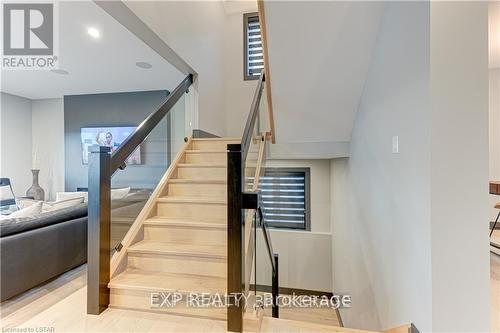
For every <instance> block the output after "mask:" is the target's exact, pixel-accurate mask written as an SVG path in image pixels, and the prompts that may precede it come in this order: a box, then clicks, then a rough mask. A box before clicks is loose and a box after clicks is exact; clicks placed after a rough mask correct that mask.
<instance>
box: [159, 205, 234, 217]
mask: <svg viewBox="0 0 500 333" xmlns="http://www.w3.org/2000/svg"><path fill="white" fill-rule="evenodd" d="M158 215H159V216H163V217H175V218H187V219H190V220H191V219H193V220H196V221H203V220H207V219H211V220H222V219H225V218H226V205H219V204H197V203H178V202H158Z"/></svg>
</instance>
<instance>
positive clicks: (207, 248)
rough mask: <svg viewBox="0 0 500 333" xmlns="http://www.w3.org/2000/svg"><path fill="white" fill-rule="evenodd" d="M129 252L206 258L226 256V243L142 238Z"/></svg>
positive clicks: (222, 257) (223, 257)
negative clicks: (206, 243) (176, 241)
mask: <svg viewBox="0 0 500 333" xmlns="http://www.w3.org/2000/svg"><path fill="white" fill-rule="evenodd" d="M127 252H129V253H148V254H172V255H179V256H189V257H206V258H217V259H225V258H226V246H225V245H203V244H185V243H167V242H158V241H150V240H142V241H140V242H138V243H136V244H134V245H132V246H130V247H129V248H128V250H127Z"/></svg>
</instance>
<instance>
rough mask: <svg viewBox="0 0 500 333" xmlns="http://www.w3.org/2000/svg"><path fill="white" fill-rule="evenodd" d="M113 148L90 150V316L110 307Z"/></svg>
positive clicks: (88, 308)
mask: <svg viewBox="0 0 500 333" xmlns="http://www.w3.org/2000/svg"><path fill="white" fill-rule="evenodd" d="M110 153H111V148H110V147H100V146H91V147H90V148H89V177H88V191H89V194H88V196H89V197H88V240H87V248H88V250H87V251H88V252H87V313H88V314H95V315H98V314H100V313H101V312H102V311H104V310H105V309H106V308H107V307H108V305H109V289H108V283H109V279H110V268H109V267H110V259H111V173H110V168H111V163H110V161H111V154H110Z"/></svg>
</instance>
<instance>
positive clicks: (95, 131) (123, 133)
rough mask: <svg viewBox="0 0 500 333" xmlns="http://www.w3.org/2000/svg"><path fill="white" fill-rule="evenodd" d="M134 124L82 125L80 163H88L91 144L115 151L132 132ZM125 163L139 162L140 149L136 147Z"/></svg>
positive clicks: (134, 127)
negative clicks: (118, 125)
mask: <svg viewBox="0 0 500 333" xmlns="http://www.w3.org/2000/svg"><path fill="white" fill-rule="evenodd" d="M136 128H137V127H136V126H120V127H82V128H81V129H80V136H81V140H82V163H83V164H88V163H89V147H90V146H93V145H99V146H106V147H111V152H113V151H115V150H116V149H117V148H118V147H119V146H120V145H121V144H122V142H123V141H125V139H126V138H127V137H128V136H129V135H130V134H132V132H134V130H135V129H136ZM127 164H129V165H130V164H141V149H140V147H138V148H137V149H136V150H135V151H134V152H133V153H132V155H130V156H129V158H128V159H127Z"/></svg>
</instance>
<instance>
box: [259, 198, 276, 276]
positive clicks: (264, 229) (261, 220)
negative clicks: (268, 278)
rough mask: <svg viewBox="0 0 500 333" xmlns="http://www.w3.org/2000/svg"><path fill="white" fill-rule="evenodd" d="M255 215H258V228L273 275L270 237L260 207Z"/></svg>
mask: <svg viewBox="0 0 500 333" xmlns="http://www.w3.org/2000/svg"><path fill="white" fill-rule="evenodd" d="M257 214H259V227H260V228H261V229H262V234H263V236H264V241H265V242H266V249H267V254H268V255H269V260H270V261H271V266H272V268H273V274H274V273H275V272H276V262H275V260H274V251H273V244H272V242H271V236H270V235H269V230H268V228H267V223H266V221H265V220H264V216H263V214H262V209H261V208H260V207H259V208H257Z"/></svg>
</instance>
